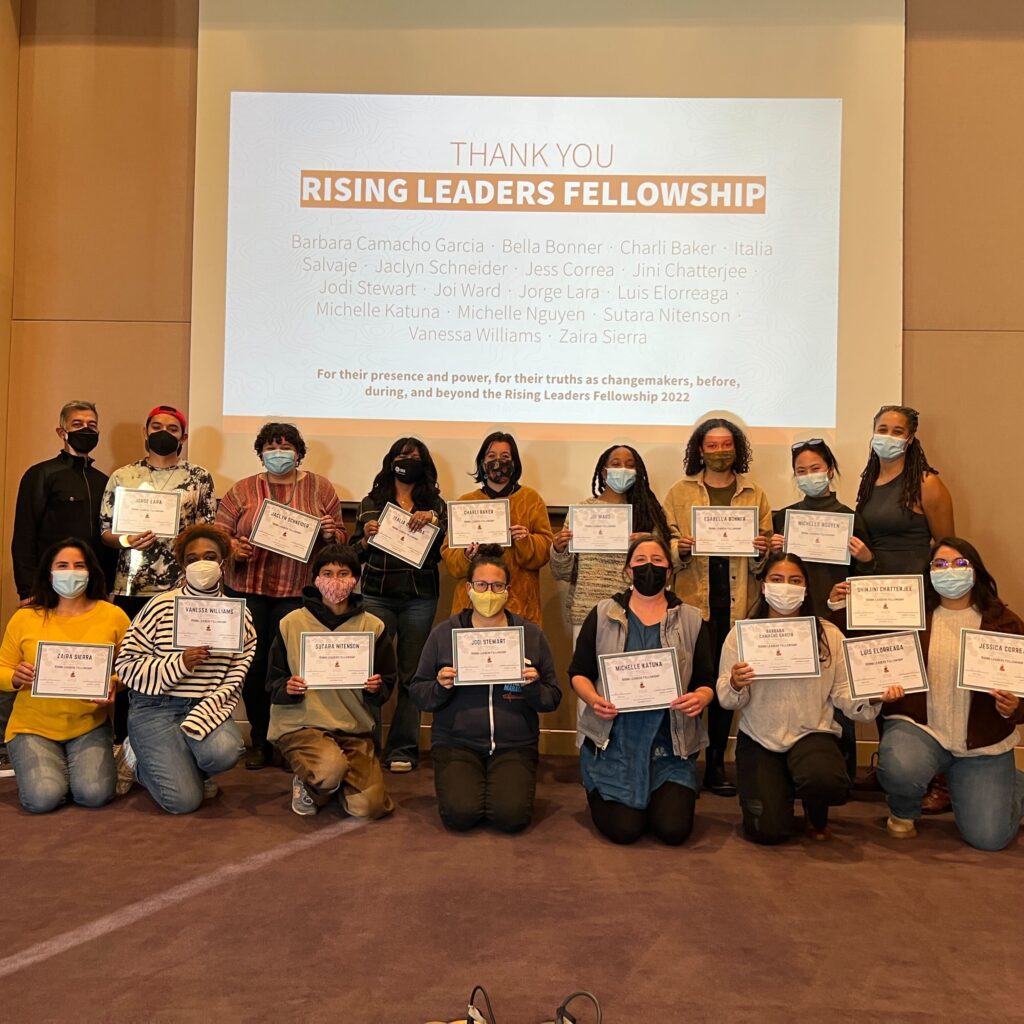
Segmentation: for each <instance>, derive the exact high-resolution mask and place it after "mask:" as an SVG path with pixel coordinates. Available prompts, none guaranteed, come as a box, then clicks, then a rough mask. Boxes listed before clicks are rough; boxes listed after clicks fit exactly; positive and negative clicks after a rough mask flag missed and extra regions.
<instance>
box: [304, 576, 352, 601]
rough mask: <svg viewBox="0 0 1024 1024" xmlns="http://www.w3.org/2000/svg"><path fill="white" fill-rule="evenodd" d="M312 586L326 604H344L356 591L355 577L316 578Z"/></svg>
mask: <svg viewBox="0 0 1024 1024" xmlns="http://www.w3.org/2000/svg"><path fill="white" fill-rule="evenodd" d="M313 586H315V587H316V589H317V590H319V591H320V596H321V597H322V598H323V599H324V600H325V601H326V602H327V603H328V604H344V603H345V602H346V601H347V600H348V599H349V596H350V595H351V593H352V591H353V590H355V589H356V578H355V576H317V578H316V579H315V580H313Z"/></svg>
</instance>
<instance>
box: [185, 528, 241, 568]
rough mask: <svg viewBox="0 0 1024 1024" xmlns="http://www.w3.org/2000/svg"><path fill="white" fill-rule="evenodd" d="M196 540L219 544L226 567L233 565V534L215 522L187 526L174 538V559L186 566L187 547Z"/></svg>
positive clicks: (218, 547)
mask: <svg viewBox="0 0 1024 1024" xmlns="http://www.w3.org/2000/svg"><path fill="white" fill-rule="evenodd" d="M196 540H208V541H212V542H213V543H214V544H216V545H217V550H218V551H220V557H221V561H222V562H223V563H224V568H225V569H228V568H230V566H231V535H230V534H229V533H228V532H227V530H225V529H224V528H223V527H221V526H214V525H213V523H193V524H192V525H191V526H186V527H185V529H184V530H182V531H181V533H179V534H178V536H177V537H175V538H174V548H173V550H174V560H175V561H176V562H177V563H178V565H180V566H181V567H182V569H183V570H184V568H185V549H186V548H187V547H188V546H189V544H191V543H192V542H193V541H196Z"/></svg>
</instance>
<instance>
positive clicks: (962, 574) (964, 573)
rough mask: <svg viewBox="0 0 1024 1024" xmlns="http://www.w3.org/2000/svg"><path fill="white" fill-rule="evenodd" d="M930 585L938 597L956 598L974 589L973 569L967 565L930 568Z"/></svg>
mask: <svg viewBox="0 0 1024 1024" xmlns="http://www.w3.org/2000/svg"><path fill="white" fill-rule="evenodd" d="M931 577H932V586H933V587H934V588H935V593H936V594H938V595H939V597H948V598H950V599H951V600H954V601H955V600H956V599H957V598H958V597H963V596H964V595H965V594H969V593H970V592H971V591H972V590H973V589H974V570H973V569H972V568H971V567H970V566H967V567H965V568H962V569H956V568H950V569H932V571H931Z"/></svg>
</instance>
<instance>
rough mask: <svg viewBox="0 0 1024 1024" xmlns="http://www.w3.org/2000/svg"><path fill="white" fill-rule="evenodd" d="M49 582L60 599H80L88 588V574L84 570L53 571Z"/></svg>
mask: <svg viewBox="0 0 1024 1024" xmlns="http://www.w3.org/2000/svg"><path fill="white" fill-rule="evenodd" d="M50 582H51V583H52V584H53V589H54V590H55V591H56V592H57V593H58V594H60V596H61V597H80V596H81V595H82V594H84V593H85V588H86V587H87V586H89V573H88V572H86V570H85V569H55V570H54V571H53V572H51V573H50Z"/></svg>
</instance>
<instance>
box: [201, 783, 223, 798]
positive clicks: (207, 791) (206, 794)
mask: <svg viewBox="0 0 1024 1024" xmlns="http://www.w3.org/2000/svg"><path fill="white" fill-rule="evenodd" d="M219 792H220V786H218V785H217V783H216V781H214V780H213V779H203V799H204V800H212V799H213V798H214V797H215V796H216V795H217V794H218V793H219Z"/></svg>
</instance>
